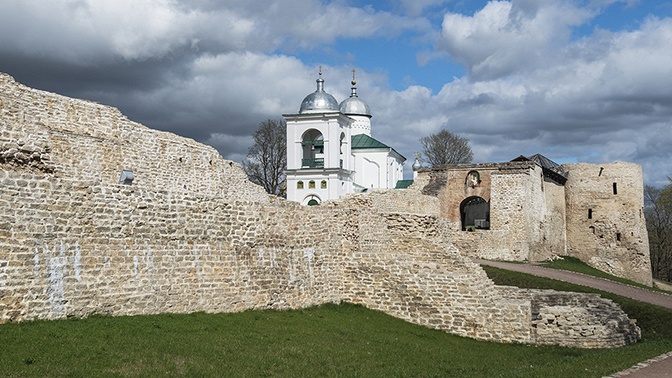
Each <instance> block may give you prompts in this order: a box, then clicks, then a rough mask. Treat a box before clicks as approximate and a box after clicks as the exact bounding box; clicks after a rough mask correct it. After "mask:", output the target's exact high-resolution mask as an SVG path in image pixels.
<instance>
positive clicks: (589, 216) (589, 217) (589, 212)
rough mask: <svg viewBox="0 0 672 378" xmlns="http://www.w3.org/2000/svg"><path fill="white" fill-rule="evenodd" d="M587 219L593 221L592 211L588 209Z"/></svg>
mask: <svg viewBox="0 0 672 378" xmlns="http://www.w3.org/2000/svg"><path fill="white" fill-rule="evenodd" d="M588 219H593V209H588Z"/></svg>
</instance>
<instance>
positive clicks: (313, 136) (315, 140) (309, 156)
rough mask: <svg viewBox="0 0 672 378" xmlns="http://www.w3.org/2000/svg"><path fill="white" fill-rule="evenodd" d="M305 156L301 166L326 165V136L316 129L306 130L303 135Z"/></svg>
mask: <svg viewBox="0 0 672 378" xmlns="http://www.w3.org/2000/svg"><path fill="white" fill-rule="evenodd" d="M301 145H302V147H303V156H302V158H301V166H302V167H308V168H322V167H324V136H323V135H322V133H321V132H319V131H318V130H315V129H310V130H306V132H305V133H303V136H302V137H301Z"/></svg>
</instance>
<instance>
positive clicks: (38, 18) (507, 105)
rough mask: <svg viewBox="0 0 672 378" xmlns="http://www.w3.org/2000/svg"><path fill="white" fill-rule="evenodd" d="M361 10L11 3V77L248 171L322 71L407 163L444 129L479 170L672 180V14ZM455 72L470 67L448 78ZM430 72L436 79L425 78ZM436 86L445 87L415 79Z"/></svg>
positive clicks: (4, 56)
mask: <svg viewBox="0 0 672 378" xmlns="http://www.w3.org/2000/svg"><path fill="white" fill-rule="evenodd" d="M357 4H358V2H355V1H350V0H335V1H320V0H283V1H273V2H243V1H236V0H225V1H214V0H118V1H106V0H60V1H50V2H44V1H38V0H6V1H4V2H3V9H2V13H0V71H3V72H7V73H9V74H11V75H13V76H15V77H16V78H17V80H19V81H21V82H23V83H25V84H27V85H30V86H34V87H37V88H42V89H47V90H51V91H54V92H58V93H61V94H64V95H68V96H72V97H80V98H86V99H91V100H94V101H98V102H101V103H104V104H110V105H113V106H117V107H119V108H120V109H121V110H122V111H123V112H124V113H125V114H126V115H128V116H129V118H131V119H133V120H135V121H138V122H141V123H143V124H146V125H148V126H150V127H152V128H156V129H161V130H167V131H171V132H175V133H177V134H180V135H183V136H187V137H191V138H194V139H196V140H198V141H201V142H204V143H208V144H211V145H213V146H215V147H216V148H218V150H219V151H220V152H221V153H222V155H223V156H224V157H225V158H229V159H233V160H237V161H239V160H241V158H242V156H244V155H245V153H246V152H247V148H248V147H249V144H250V143H251V139H250V136H251V134H252V132H253V131H254V130H255V129H256V127H257V126H258V124H259V122H261V121H263V120H265V119H267V118H278V117H280V115H281V114H282V113H293V112H297V111H298V108H299V105H300V103H301V100H302V99H303V98H304V97H305V96H306V95H307V94H309V93H311V92H312V91H314V90H315V79H316V73H317V65H320V64H321V65H323V67H324V77H325V80H326V90H327V91H328V92H329V93H331V94H333V95H334V96H335V97H336V98H337V100H339V101H341V100H343V99H345V98H346V97H347V96H348V95H349V87H350V85H349V81H350V76H351V72H350V70H351V69H352V68H353V66H355V67H356V68H357V71H358V74H357V80H358V87H359V91H358V92H359V95H360V98H362V99H364V100H365V101H367V102H368V103H369V105H370V106H371V110H372V114H373V119H372V129H373V130H372V131H373V136H374V137H376V138H377V139H379V140H381V141H383V142H384V143H386V144H388V145H390V146H392V147H394V148H395V149H397V150H398V151H399V152H400V153H402V154H403V155H405V156H406V157H407V158H409V159H412V156H413V152H415V151H418V150H419V149H420V145H419V142H418V139H419V138H420V137H422V136H425V135H428V134H430V133H434V132H437V131H439V130H440V129H442V128H446V129H448V130H449V131H452V132H456V133H458V134H460V135H462V136H465V137H467V138H469V139H470V141H471V143H472V147H473V148H474V152H475V156H476V159H477V160H478V161H504V160H509V159H511V158H514V157H516V156H518V155H521V154H524V155H531V154H534V153H538V152H539V153H542V154H545V155H548V157H550V158H552V159H556V160H558V161H559V162H564V161H590V162H604V161H610V160H629V161H635V162H639V163H641V164H643V165H644V167H645V172H646V174H647V179H650V178H654V179H655V178H656V177H658V176H659V175H657V174H656V173H655V172H657V171H660V172H667V174H669V172H670V171H672V165H671V164H672V163H670V162H671V161H672V156H671V152H670V150H671V148H670V147H668V146H669V145H671V144H670V142H672V141H671V140H670V138H672V136H670V135H672V133H670V132H669V131H670V129H672V123H671V122H672V121H671V120H672V117H671V116H672V50H670V49H669V46H670V45H671V44H672V19H671V18H664V17H662V16H658V17H656V16H649V17H648V18H637V19H636V20H634V21H628V23H627V25H626V26H624V27H622V28H620V29H619V28H613V27H612V28H601V27H600V23H599V22H598V21H597V20H599V19H600V17H606V16H605V15H609V16H610V15H611V14H608V12H609V11H613V10H614V9H615V7H620V8H618V9H617V10H620V9H621V8H623V7H626V8H627V7H630V8H627V9H626V10H627V11H630V10H631V9H632V10H634V11H641V9H640V8H641V7H642V5H643V4H645V3H644V2H641V3H637V2H636V1H618V0H591V1H587V2H586V1H578V0H577V1H573V0H571V1H558V0H512V1H490V2H488V3H486V4H485V5H484V6H483V7H482V8H480V9H473V8H468V7H473V4H472V3H468V2H451V1H447V0H422V1H410V0H395V1H393V2H391V3H389V4H386V6H387V8H385V9H382V8H378V4H374V5H365V6H357ZM648 9H653V8H648ZM655 9H656V10H657V11H660V10H661V8H655ZM449 10H452V11H449ZM457 10H460V13H458V11H457ZM651 13H654V12H651ZM655 14H660V12H655ZM441 21H442V22H441ZM368 44H372V46H371V49H367V45H368ZM374 44H375V46H374ZM356 45H357V46H364V48H363V49H361V48H360V49H356V48H355V47H356ZM352 46H355V47H352ZM388 46H389V47H388ZM380 51H384V52H385V51H388V52H389V51H393V52H394V53H392V54H387V55H386V56H385V57H384V59H383V58H380V57H377V56H376V54H375V53H374V52H380ZM406 53H408V54H409V55H410V56H412V57H417V60H416V59H415V58H412V59H410V60H409V59H406V57H405V56H401V55H403V54H406ZM383 55H385V54H383ZM397 55H399V58H400V59H396V58H397ZM364 56H366V58H363V57H364ZM358 59H366V61H361V60H358ZM377 59H380V61H377ZM448 60H450V62H448ZM408 61H410V62H412V63H411V65H405V63H404V62H408ZM415 62H420V63H422V65H421V66H417V65H416V66H415V67H414V66H412V64H413V63H415ZM444 62H445V67H442V63H444ZM455 62H458V63H460V64H462V65H464V68H465V69H464V70H463V71H461V72H463V73H464V74H463V73H458V74H455V73H454V72H455V71H450V69H452V68H453V67H454V66H455ZM361 66H365V67H361ZM436 66H438V69H437V71H440V74H441V75H436V76H434V77H432V78H431V79H426V78H423V75H424V74H425V73H427V72H431V70H432V67H436ZM414 68H415V70H414ZM400 70H404V72H402V73H399V72H398V71H400ZM395 71H397V72H395ZM394 74H396V75H398V77H399V78H402V79H403V78H405V79H403V80H402V79H399V82H402V81H403V82H404V83H406V84H404V85H403V87H398V86H397V85H398V84H397V83H392V80H393V75H394ZM456 76H457V77H456ZM427 82H431V83H438V84H436V86H435V87H433V88H429V87H427V86H423V85H419V84H418V83H427ZM662 177H663V179H664V175H663V176H662ZM653 182H657V181H653Z"/></svg>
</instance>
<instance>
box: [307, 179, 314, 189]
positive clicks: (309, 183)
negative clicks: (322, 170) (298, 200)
mask: <svg viewBox="0 0 672 378" xmlns="http://www.w3.org/2000/svg"><path fill="white" fill-rule="evenodd" d="M308 188H310V189H315V181H313V180H310V181H309V182H308Z"/></svg>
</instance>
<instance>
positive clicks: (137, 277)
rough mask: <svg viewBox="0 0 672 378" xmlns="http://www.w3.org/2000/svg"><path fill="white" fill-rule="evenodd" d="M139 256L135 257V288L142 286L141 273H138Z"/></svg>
mask: <svg viewBox="0 0 672 378" xmlns="http://www.w3.org/2000/svg"><path fill="white" fill-rule="evenodd" d="M139 264H140V263H139V261H138V256H133V276H134V277H135V286H140V273H139V272H138V265H139Z"/></svg>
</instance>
